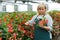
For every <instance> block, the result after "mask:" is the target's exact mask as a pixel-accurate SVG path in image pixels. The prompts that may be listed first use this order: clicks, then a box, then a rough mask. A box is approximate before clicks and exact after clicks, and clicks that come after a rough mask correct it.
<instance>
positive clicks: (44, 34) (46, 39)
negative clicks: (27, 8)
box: [34, 17, 50, 40]
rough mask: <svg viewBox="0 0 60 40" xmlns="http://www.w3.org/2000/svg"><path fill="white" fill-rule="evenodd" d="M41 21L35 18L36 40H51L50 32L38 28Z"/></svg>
mask: <svg viewBox="0 0 60 40" xmlns="http://www.w3.org/2000/svg"><path fill="white" fill-rule="evenodd" d="M39 21H40V20H38V19H37V17H36V18H35V23H36V24H35V26H34V40H50V35H49V32H48V31H47V30H45V29H43V28H41V27H39V26H38V27H37V26H36V25H37V24H38V22H39Z"/></svg>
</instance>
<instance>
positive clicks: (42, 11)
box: [37, 6, 46, 15]
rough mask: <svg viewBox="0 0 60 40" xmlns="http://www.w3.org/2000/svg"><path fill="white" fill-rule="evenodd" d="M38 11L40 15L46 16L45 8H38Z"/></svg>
mask: <svg viewBox="0 0 60 40" xmlns="http://www.w3.org/2000/svg"><path fill="white" fill-rule="evenodd" d="M37 11H38V13H39V14H41V15H44V14H45V12H46V8H45V6H41V7H38V9H37Z"/></svg>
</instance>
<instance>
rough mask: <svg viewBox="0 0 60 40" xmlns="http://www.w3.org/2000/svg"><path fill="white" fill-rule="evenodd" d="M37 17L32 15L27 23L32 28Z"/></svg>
mask: <svg viewBox="0 0 60 40" xmlns="http://www.w3.org/2000/svg"><path fill="white" fill-rule="evenodd" d="M36 17H37V15H34V16H33V17H32V19H31V20H29V21H28V23H29V25H30V26H32V25H33V23H34V20H35V18H36Z"/></svg>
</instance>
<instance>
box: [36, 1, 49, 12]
mask: <svg viewBox="0 0 60 40" xmlns="http://www.w3.org/2000/svg"><path fill="white" fill-rule="evenodd" d="M41 6H44V7H45V9H46V10H48V5H47V4H45V3H43V2H42V3H39V5H38V6H37V11H38V9H39V8H40V7H41Z"/></svg>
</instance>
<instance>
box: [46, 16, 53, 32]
mask: <svg viewBox="0 0 60 40" xmlns="http://www.w3.org/2000/svg"><path fill="white" fill-rule="evenodd" d="M47 19H48V23H47V26H48V27H49V28H50V31H52V30H53V20H52V17H51V16H50V15H48V16H47Z"/></svg>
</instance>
